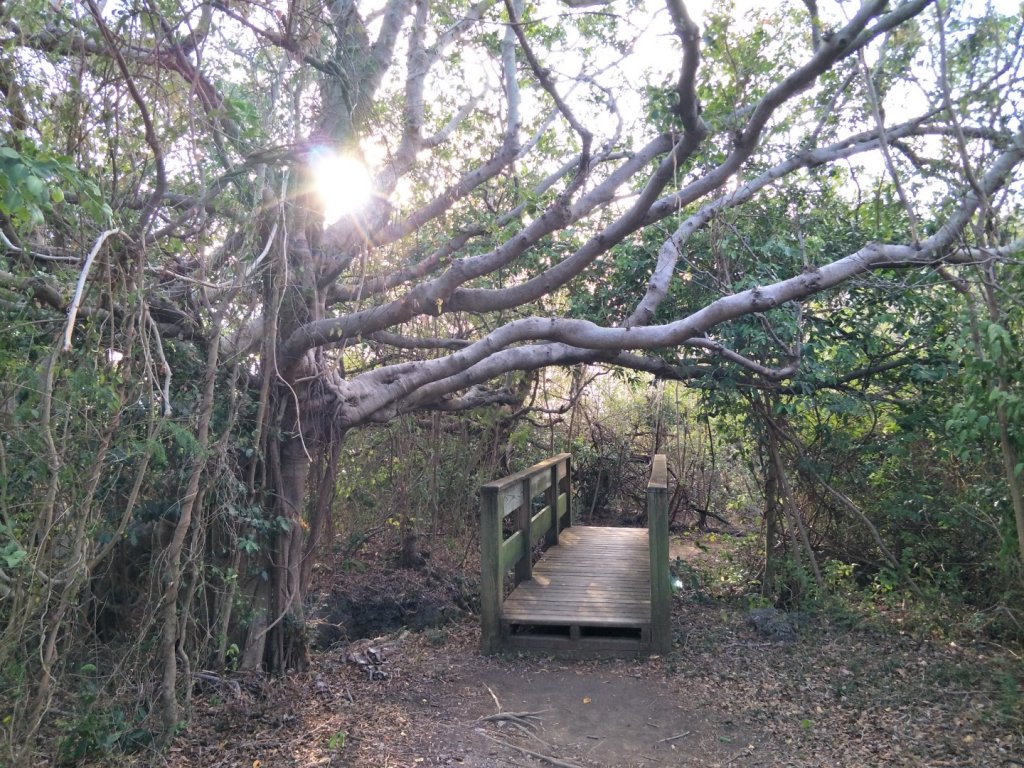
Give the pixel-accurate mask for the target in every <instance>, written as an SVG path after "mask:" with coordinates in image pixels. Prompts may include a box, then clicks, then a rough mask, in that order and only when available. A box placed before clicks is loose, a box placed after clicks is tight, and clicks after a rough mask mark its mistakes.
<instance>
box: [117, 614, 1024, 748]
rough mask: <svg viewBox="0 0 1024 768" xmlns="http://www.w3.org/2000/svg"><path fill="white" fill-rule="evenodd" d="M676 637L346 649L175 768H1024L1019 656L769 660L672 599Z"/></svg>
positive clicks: (447, 634)
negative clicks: (527, 650)
mask: <svg viewBox="0 0 1024 768" xmlns="http://www.w3.org/2000/svg"><path fill="white" fill-rule="evenodd" d="M674 622H675V636H676V646H675V650H674V651H673V653H672V654H671V655H669V656H667V657H663V658H659V657H654V658H651V659H648V660H645V661H635V660H632V661H624V660H618V661H607V660H606V661H589V662H580V661H560V660H558V659H553V658H546V657H536V656H533V657H529V656H522V657H520V656H514V657H513V656H497V657H483V656H481V655H480V654H479V653H478V651H477V643H478V642H479V633H478V629H477V626H476V623H475V621H473V620H472V619H467V620H464V621H462V622H461V623H456V624H454V625H450V626H449V627H447V628H445V629H440V630H427V631H426V632H423V633H409V632H404V633H398V634H394V635H390V636H387V637H382V638H377V639H375V640H373V641H360V642H358V643H353V644H350V645H344V646H340V647H336V648H333V649H331V650H328V651H326V652H323V653H321V654H319V655H318V656H317V657H316V658H315V660H314V664H313V667H312V669H311V671H310V672H309V673H308V674H305V675H301V676H294V677H291V678H285V679H279V680H272V681H265V680H259V679H250V680H241V681H239V682H240V685H239V686H238V688H237V689H236V688H235V686H234V685H233V684H228V683H225V684H224V685H221V686H218V685H216V684H213V685H210V686H208V687H207V688H205V689H203V690H200V691H198V692H197V696H196V700H195V716H194V719H193V721H192V724H191V727H190V728H189V730H188V732H186V733H185V734H183V735H182V737H181V738H180V739H179V740H178V742H177V743H176V744H175V745H174V747H173V749H172V751H171V753H170V755H168V756H167V761H168V764H170V765H174V766H196V767H197V768H198V766H204V767H210V768H214V767H217V766H246V767H247V768H268V767H269V766H353V767H360V768H361V767H364V766H365V767H366V768H369V767H371V766H373V767H374V768H381V767H383V766H393V767H396V768H397V767H399V766H409V767H415V766H464V767H466V768H490V767H491V766H494V767H496V768H497V767H498V766H542V765H556V766H586V767H587V768H596V767H598V766H617V767H618V766H621V767H623V768H640V767H641V766H709V767H711V766H751V767H753V766H780V767H781V766H792V767H793V768H799V767H802V766H850V767H851V768H853V767H854V766H929V767H931V766H935V767H938V766H993V767H995V766H1024V708H1022V701H1024V697H1022V684H1024V667H1022V663H1021V659H1020V657H1019V656H1017V655H1015V654H1014V653H1013V652H1011V651H1010V650H1007V649H1001V648H997V647H994V646H989V645H973V646H966V647H965V646H963V645H961V644H958V643H954V642H951V641H949V640H944V639H940V638H939V637H938V636H937V635H935V636H931V635H921V634H918V635H911V634H900V633H899V632H898V631H897V630H895V629H887V630H885V631H881V630H878V629H876V628H873V627H872V626H871V625H866V626H862V627H859V628H853V629H851V628H848V627H839V626H835V625H832V624H830V623H828V622H827V621H825V620H823V619H821V618H818V619H812V620H811V621H810V622H809V624H808V625H807V626H806V627H805V628H804V629H803V630H802V631H801V634H800V636H799V638H798V639H797V640H796V642H793V643H788V644H784V643H773V642H767V641H765V639H764V638H762V637H761V636H759V635H758V634H757V633H756V631H755V630H754V629H753V628H752V627H751V626H750V625H749V624H748V623H747V621H746V619H745V613H744V611H742V610H740V609H738V608H735V607H732V606H730V605H727V604H722V603H717V602H714V601H710V600H707V599H706V598H705V599H701V598H700V596H698V595H691V596H677V598H676V603H675V608H674ZM370 649H372V651H371V650H370ZM374 654H376V655H374ZM381 657H383V658H384V659H386V660H384V661H381V663H379V664H377V665H376V667H374V665H372V664H369V663H368V659H369V658H377V659H380V658H381ZM374 669H376V670H378V672H376V673H375V672H374ZM382 673H383V674H382ZM374 677H378V678H381V679H373V678H374ZM531 753H532V754H531ZM141 757H142V756H138V757H137V758H136V759H139V758H141ZM155 760H156V756H155V755H151V756H150V764H152V763H153V762H155Z"/></svg>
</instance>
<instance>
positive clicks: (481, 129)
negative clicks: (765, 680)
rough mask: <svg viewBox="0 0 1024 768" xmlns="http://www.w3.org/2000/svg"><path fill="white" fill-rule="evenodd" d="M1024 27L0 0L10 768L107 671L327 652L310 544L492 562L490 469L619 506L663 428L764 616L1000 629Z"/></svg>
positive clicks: (140, 722) (847, 11)
mask: <svg viewBox="0 0 1024 768" xmlns="http://www.w3.org/2000/svg"><path fill="white" fill-rule="evenodd" d="M698 19H699V23H698ZM1022 34H1024V22H1022V16H1021V11H1020V8H1019V7H1016V8H1015V7H1013V6H1006V7H1003V6H999V7H997V6H993V5H983V4H979V3H960V2H927V1H925V0H907V1H905V2H892V3H889V2H880V1H879V0H868V1H867V2H864V3H862V4H854V3H848V2H821V3H817V2H814V0H805V2H781V3H779V4H778V5H777V6H767V7H760V8H758V9H756V10H752V11H748V10H744V8H743V7H742V4H736V5H732V4H729V3H720V4H718V5H714V6H712V7H710V8H708V9H705V11H704V13H703V15H702V16H701V17H696V18H695V17H694V16H692V15H691V14H690V12H689V10H688V9H687V5H686V4H684V3H682V2H679V1H678V0H669V2H667V3H666V4H665V5H664V6H659V5H657V4H652V5H650V6H649V7H648V6H647V5H645V4H644V3H641V2H639V1H638V0H623V1H622V2H612V3H604V2H578V1H575V2H569V1H568V0H566V2H561V3H542V4H536V5H535V4H532V3H524V2H521V0H508V1H507V2H504V3H500V2H494V1H493V0H480V1H479V2H475V3H469V2H457V3H447V4H436V5H435V4H430V3H427V2H425V0H382V2H377V3H366V4H364V3H356V2H351V1H349V0H331V1H330V2H323V1H321V0H291V1H290V2H287V3H285V2H274V3H270V2H268V3H258V2H228V1H227V0H223V1H222V2H195V3H189V2H179V0H123V1H122V0H110V1H109V2H100V1H99V0H86V1H85V2H83V3H60V2H57V3H54V2H50V1H49V0H24V1H23V2H18V3H10V2H4V3H0V94H2V97H3V101H2V103H0V115H2V119H0V235H2V236H0V255H2V258H3V264H2V265H0V315H2V318H0V322H2V324H3V325H2V327H3V328H4V331H3V334H2V336H0V371H2V375H0V428H2V434H3V438H2V440H0V478H2V483H0V597H2V602H0V627H2V629H0V691H2V696H0V705H2V707H0V728H2V731H3V734H4V742H5V746H4V749H5V750H6V754H7V755H8V759H10V760H11V762H12V763H13V764H19V763H20V762H21V761H26V760H29V759H31V757H32V755H34V754H37V752H39V751H42V752H44V753H45V752H46V751H48V750H52V748H53V744H52V743H50V742H48V741H47V740H48V739H57V740H59V739H60V733H61V728H64V729H65V731H66V730H68V729H71V730H74V728H75V725H74V722H75V719H74V718H75V715H74V713H72V716H71V718H70V720H69V719H68V717H67V710H66V709H65V708H64V707H63V705H59V703H60V702H62V701H64V700H65V699H67V698H68V697H72V698H74V697H76V696H81V694H82V691H88V692H89V697H91V698H90V699H89V701H90V702H95V701H97V700H103V699H110V700H114V699H118V698H119V697H120V698H121V699H124V698H125V697H127V698H130V699H132V705H131V707H130V708H129V710H127V711H130V712H131V714H130V715H129V716H125V715H123V714H122V718H124V719H126V720H127V721H129V722H130V727H131V728H130V729H131V730H133V731H142V732H145V733H149V734H151V736H152V738H153V739H155V740H157V741H159V740H161V739H164V740H166V739H168V738H171V737H172V736H173V735H174V734H175V733H177V732H178V731H179V730H180V729H181V728H183V727H184V725H185V723H187V719H188V712H189V706H190V695H191V690H192V686H191V681H192V676H193V673H194V672H195V671H196V670H198V669H213V670H219V671H223V670H229V669H242V670H263V671H267V672H271V673H285V672H287V671H289V670H301V669H303V668H304V667H305V665H306V664H307V663H308V658H309V656H308V654H309V633H308V631H307V626H308V621H307V619H308V617H307V615H306V611H307V607H308V605H309V604H310V603H309V599H310V597H311V595H310V590H311V586H312V585H313V584H314V581H315V579H314V576H315V571H316V568H317V563H318V562H320V561H321V560H322V559H323V558H325V557H327V558H332V559H337V560H338V561H340V562H348V563H351V564H356V563H359V562H360V559H361V558H362V557H364V553H365V552H366V551H367V545H368V543H370V542H372V543H373V546H372V547H371V548H372V549H373V550H374V551H385V552H386V551H393V552H394V553H395V559H396V563H397V564H398V565H401V566H405V567H414V568H415V567H422V566H423V563H424V561H425V559H426V556H427V555H429V556H430V557H432V558H435V559H436V560H443V561H444V562H445V563H451V564H458V565H459V567H460V568H464V569H465V570H466V572H467V573H468V574H470V578H471V579H472V578H475V576H473V575H472V574H473V560H472V558H473V555H472V552H474V551H475V550H474V547H475V540H474V536H475V534H476V526H477V522H476V515H477V500H476V498H477V497H476V489H477V488H478V487H479V485H480V484H481V483H482V482H486V481H487V480H489V479H493V478H494V477H496V476H500V475H502V474H505V473H508V472H510V471H513V470H516V469H518V468H521V467H524V466H527V465H529V464H530V463H532V462H533V461H535V460H537V459H539V458H542V457H543V456H545V455H549V454H551V453H556V452H559V451H563V450H567V451H572V453H573V456H574V462H575V473H576V483H577V485H576V494H577V498H576V503H577V508H578V509H580V510H582V511H583V512H584V517H587V516H589V515H592V514H602V515H609V514H611V515H613V516H614V515H618V516H620V517H623V518H625V519H627V520H631V521H632V522H641V521H638V520H636V519H635V517H636V516H635V512H634V511H633V510H634V509H636V508H635V507H633V506H631V505H632V503H633V500H631V498H630V495H631V493H633V492H634V490H635V487H636V478H637V477H638V476H642V474H643V471H642V470H640V469H638V467H639V466H640V465H639V464H638V457H646V456H649V455H650V454H651V453H653V452H658V451H660V452H664V453H667V454H668V455H669V461H670V467H671V471H672V476H673V489H674V490H673V496H672V510H671V513H672V516H673V522H674V524H675V525H676V526H677V528H678V529H683V528H686V527H688V526H690V527H698V528H700V527H706V526H709V525H710V526H718V527H721V528H723V529H724V530H728V531H730V532H733V533H738V534H739V535H740V537H742V538H743V541H744V546H743V548H742V552H743V553H744V555H743V557H741V558H740V559H739V560H737V564H736V568H735V570H734V572H732V573H731V574H730V575H729V576H728V578H725V581H726V582H728V584H729V588H730V589H732V590H733V591H734V593H735V594H736V595H737V596H741V597H742V598H743V599H750V600H754V601H755V602H763V603H765V604H770V605H777V606H780V607H787V608H795V607H802V608H805V609H806V608H808V607H813V606H822V605H825V604H830V605H834V603H832V602H831V601H834V600H839V601H841V602H842V603H843V604H844V605H846V606H847V607H849V606H857V608H858V610H874V611H884V610H888V609H891V608H893V606H900V607H901V610H906V609H907V606H910V607H911V610H912V611H920V612H921V614H922V615H929V616H931V617H932V619H931V620H932V621H933V622H934V623H935V624H936V625H944V626H955V627H957V628H958V629H957V631H963V632H968V633H975V634H977V635H978V636H984V637H986V638H990V639H992V640H993V641H997V642H1000V643H1008V644H1019V643H1020V641H1021V639H1022V638H1024V616H1022V613H1021V606H1022V605H1024V603H1022V591H1024V568H1022V561H1024V492H1022V488H1024V458H1022V452H1024V362H1022V354H1021V352H1022V345H1024V311H1022V309H1024V308H1022V296H1024V271H1022V265H1021V261H1020V256H1021V252H1022V240H1021V238H1022V220H1021V173H1020V164H1021V162H1022V161H1024V133H1022V125H1021V118H1020V116H1021V115H1022V114H1024V105H1022V103H1021V99H1022V95H1024V94H1022V71H1021V68H1022V66H1024V45H1022ZM338 157H343V158H344V160H343V161H338V160H337V158H338ZM332 158H333V160H332ZM329 161H330V162H334V163H336V164H334V165H331V166H329V167H330V169H331V170H328V171H327V172H324V171H323V168H324V167H325V164H326V163H328V162H329ZM339 181H340V182H341V183H340V184H339V183H338V182H339ZM318 185H319V186H318ZM359 189H364V190H365V196H364V197H360V196H359V194H358V190H359ZM325 212H329V213H330V217H329V219H328V218H325ZM353 567H355V566H353ZM680 567H681V566H680ZM723 578H724V577H723ZM470 592H472V587H471V588H470ZM129 691H130V692H131V693H130V694H129V693H126V692H129ZM117 711H119V712H122V713H123V712H124V711H126V710H124V709H118V710H117ZM61 712H63V713H64V715H62V716H61V715H59V713H61ZM84 716H85V715H82V717H84ZM69 723H70V725H69ZM124 730H126V729H122V732H123V731H124ZM55 734H56V735H55ZM108 746H109V745H108Z"/></svg>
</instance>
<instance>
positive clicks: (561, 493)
mask: <svg viewBox="0 0 1024 768" xmlns="http://www.w3.org/2000/svg"><path fill="white" fill-rule="evenodd" d="M542 494H543V497H542V499H538V497H540V496H541V495H542ZM509 516H512V520H511V522H512V526H511V532H510V533H509V535H508V536H507V537H506V535H505V518H506V517H509ZM572 523H573V519H572V468H571V462H570V454H568V453H560V454H558V455H557V456H552V457H551V458H550V459H545V460H544V461H542V462H540V463H539V464H534V465H533V466H532V467H530V468H529V469H524V470H523V471H522V472H516V473H515V474H514V475H509V476H508V477H504V478H502V479H501V480H495V481H493V482H490V483H487V484H486V485H483V486H481V488H480V569H481V576H480V618H481V624H482V630H483V632H482V634H483V637H482V640H483V647H484V650H485V651H495V650H497V649H498V642H499V638H500V632H501V626H500V622H501V603H502V600H504V597H505V595H504V587H505V575H506V574H507V573H508V572H509V570H514V573H515V576H514V578H515V583H516V584H519V582H521V581H523V580H524V579H529V578H531V576H532V572H533V558H532V556H531V553H532V551H533V545H534V544H536V543H537V542H538V541H540V540H541V539H542V538H543V539H545V541H546V543H547V545H548V546H551V545H554V544H557V543H558V532H559V531H562V530H565V529H566V528H568V527H569V526H570V525H572Z"/></svg>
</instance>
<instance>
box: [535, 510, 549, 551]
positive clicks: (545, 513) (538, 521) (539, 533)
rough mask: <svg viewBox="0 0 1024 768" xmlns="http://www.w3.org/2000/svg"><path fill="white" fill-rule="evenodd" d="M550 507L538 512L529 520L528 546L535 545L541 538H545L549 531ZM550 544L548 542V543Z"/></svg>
mask: <svg viewBox="0 0 1024 768" xmlns="http://www.w3.org/2000/svg"><path fill="white" fill-rule="evenodd" d="M551 522H552V518H551V507H544V509H542V510H541V511H540V512H538V513H537V514H536V515H534V516H533V517H532V518H531V519H530V544H531V545H532V544H536V543H537V542H538V541H540V540H541V539H542V538H547V536H548V531H550V530H551ZM548 543H549V544H550V541H549V542H548Z"/></svg>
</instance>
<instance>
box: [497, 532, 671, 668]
mask: <svg viewBox="0 0 1024 768" xmlns="http://www.w3.org/2000/svg"><path fill="white" fill-rule="evenodd" d="M650 574H651V568H650V546H649V540H648V531H647V530H646V529H637V528H598V527H573V528H567V529H565V530H564V531H561V532H560V533H559V537H558V545H557V546H554V547H550V548H549V549H548V550H547V552H545V553H544V556H543V557H542V558H541V559H540V560H539V561H538V562H537V563H536V564H535V565H534V566H533V574H532V575H533V578H531V579H528V580H526V581H523V582H522V583H520V584H519V586H517V587H516V588H515V589H514V590H513V591H512V593H511V594H510V595H509V596H508V597H507V598H506V599H505V601H504V603H503V604H502V606H501V623H502V635H503V637H504V640H505V645H507V646H511V647H513V648H524V649H525V648H537V649H550V650H560V649H562V650H570V651H571V650H578V651H582V652H591V651H597V652H600V651H611V652H622V651H627V652H628V651H636V652H638V653H639V652H643V651H645V650H647V649H649V648H650V645H651V576H650Z"/></svg>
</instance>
